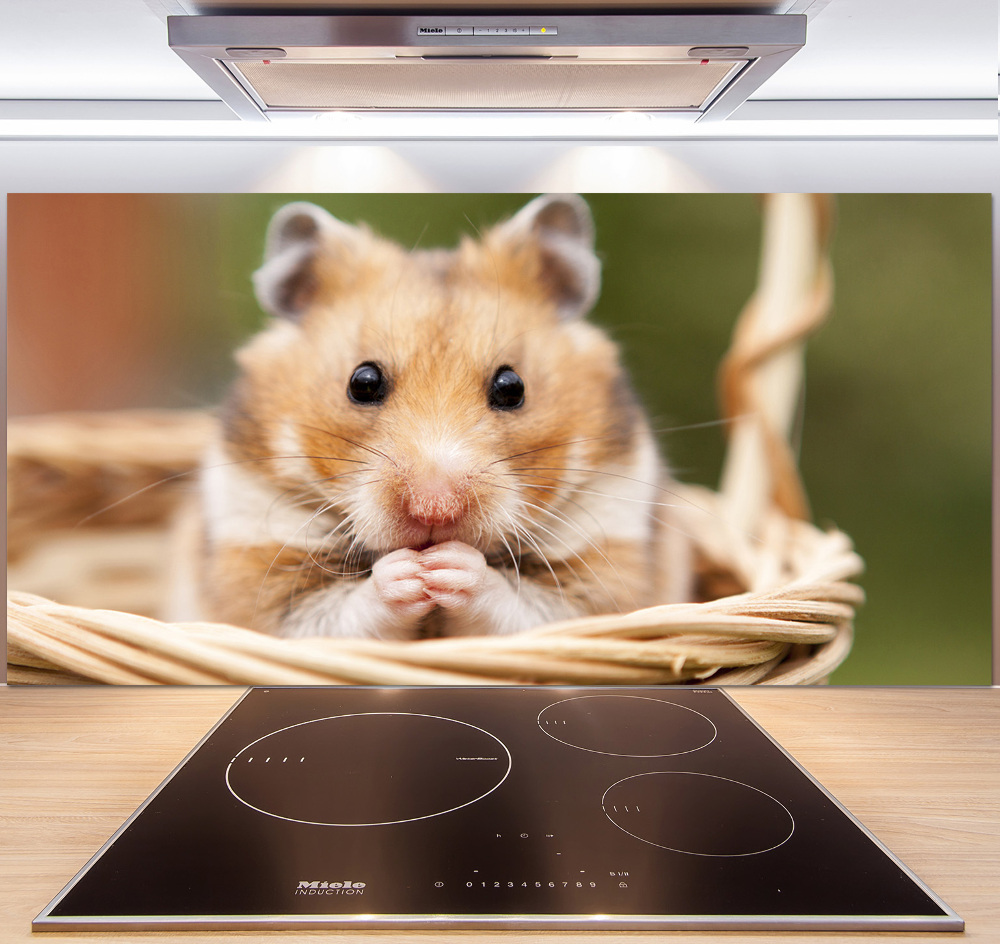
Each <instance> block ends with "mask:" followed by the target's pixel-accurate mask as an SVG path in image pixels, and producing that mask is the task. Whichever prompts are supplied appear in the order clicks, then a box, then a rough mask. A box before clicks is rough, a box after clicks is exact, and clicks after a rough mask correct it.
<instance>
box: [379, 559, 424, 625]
mask: <svg viewBox="0 0 1000 944" xmlns="http://www.w3.org/2000/svg"><path fill="white" fill-rule="evenodd" d="M423 572H424V565H423V564H422V562H421V561H420V553H419V552H418V551H415V550H413V549H412V548H409V547H402V548H400V549H399V550H397V551H393V552H392V553H390V554H386V555H385V557H380V558H379V559H378V560H377V561H375V563H374V564H373V565H372V584H373V585H374V587H375V595H376V598H377V600H378V602H379V603H381V604H382V605H383V606H384V607H385V608H386V610H387V615H389V617H390V618H391V619H394V620H399V621H406V622H411V621H415V620H417V619H419V618H420V617H422V616H424V614H426V613H427V612H429V611H430V610H432V609H433V608H434V606H435V601H434V600H433V599H432V598H431V597H430V596H429V594H428V593H427V591H426V589H425V587H424V581H423V579H422V575H423Z"/></svg>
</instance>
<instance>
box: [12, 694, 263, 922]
mask: <svg viewBox="0 0 1000 944" xmlns="http://www.w3.org/2000/svg"><path fill="white" fill-rule="evenodd" d="M254 687H260V686H250V687H248V688H246V689H244V691H243V694H242V695H240V697H239V698H237V699H236V701H234V702H233V703H232V704H231V705H230V706H229V708H228V709H227V710H226V712H225V713H224V714H223V715H222V717H221V718H219V720H218V721H216V722H215V724H213V725H212V727H211V728H210V729H209V730H208V731H206V732H205V734H204V736H203V737H201V738H199V740H198V743H197V744H195V746H194V747H192V748H191V750H189V751H188V752H187V753H186V754H185V755H184V757H183V758H181V760H180V762H179V763H178V764H177V765H176V766H175V767H174V769H173V770H171V771H170V773H169V774H167V776H166V777H164V778H163V780H162V782H161V783H160V785H159V786H158V787H157V788H156V789H155V790H153V792H152V793H150V794H149V796H148V797H146V799H145V800H143V801H142V803H140V804H139V806H138V807H137V808H136V810H135V812H133V813H132V815H131V816H129V817H128V819H126V820H125V822H124V823H122V824H121V826H119V827H118V828H117V829H116V830H115V831H114V833H113V834H112V835H111V836H110V837H109V838H108V839H107V841H106V842H105V843H104V844H103V845H102V846H101V848H100V849H98V850H97V852H95V853H94V854H93V855H92V856H91V857H90V858H89V859H88V860H87V861H86V862H85V863H84V865H83V867H82V868H81V869H80V870H79V871H78V872H77V873H76V875H74V876H73V878H71V879H70V880H69V882H68V883H67V884H66V887H65V888H63V890H62V891H61V892H59V894H58V895H56V897H55V898H53V899H52V901H50V902H49V903H48V904H47V905H46V906H45V907H44V908H43V909H42V910H41V911H40V912H39V913H38V914H37V915H36V916H35V919H34V920H33V921H32V922H31V929H32V930H33V931H35V930H59V929H60V928H62V930H73V929H72V928H70V927H68V926H67V925H66V924H65V923H63V919H60V918H56V917H53V916H52V914H51V912H52V911H53V909H54V908H55V907H56V906H57V905H58V904H59V902H61V901H62V900H63V898H65V897H66V896H67V895H68V894H69V893H70V892H71V891H72V890H73V888H74V886H75V885H76V883H77V882H79V881H80V879H82V878H83V876H84V875H85V874H86V873H87V871H88V870H89V869H90V867H91V866H92V865H93V864H94V863H95V862H96V861H97V860H98V859H99V858H100V857H101V856H102V855H104V853H105V852H106V851H107V850H108V849H109V848H110V847H111V845H112V844H113V843H114V842H115V840H117V839H118V837H119V836H120V835H121V834H122V833H123V832H125V830H126V829H128V828H129V826H131V825H132V821H133V820H135V819H136V818H137V817H138V816H139V814H140V813H142V811H143V810H144V809H146V807H147V806H149V804H150V803H152V802H153V800H155V799H156V797H158V796H159V795H160V793H161V791H163V790H164V789H166V786H167V784H168V783H170V781H171V780H173V779H174V777H176V776H177V774H178V772H179V771H180V769H181V768H182V767H183V766H184V765H185V764H186V763H187V762H188V761H189V760H190V759H191V758H192V757H194V755H195V754H196V753H197V751H198V750H199V748H201V746H202V745H203V744H204V743H205V742H206V741H207V740H208V739H209V738H210V737H211V736H212V735H213V734H215V732H216V730H217V729H218V728H219V727H221V725H222V724H223V722H224V721H225V720H226V719H227V718H228V717H229V716H230V715H231V714H232V713H233V712H234V711H235V710H236V708H237V707H238V706H239V705H240V704H241V703H242V701H243V700H244V699H245V698H246V697H247V696H248V695H249V694H250V692H252V691H253V689H254ZM43 920H44V921H46V922H52V923H53V926H52V927H51V928H49V927H44V926H40V927H39V924H40V922H42V921H43ZM70 920H72V921H77V920H78V919H76V918H73V919H70ZM112 927H121V925H119V924H117V923H116V924H115V925H113V926H111V925H109V929H111V928H112ZM81 929H82V930H98V928H96V927H95V926H94V925H93V924H92V923H89V922H82V925H81ZM121 929H122V930H125V928H121Z"/></svg>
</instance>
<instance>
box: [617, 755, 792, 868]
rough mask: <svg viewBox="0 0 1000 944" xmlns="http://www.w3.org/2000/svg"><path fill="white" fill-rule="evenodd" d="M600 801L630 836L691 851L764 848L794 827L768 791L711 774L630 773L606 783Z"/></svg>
mask: <svg viewBox="0 0 1000 944" xmlns="http://www.w3.org/2000/svg"><path fill="white" fill-rule="evenodd" d="M601 805H602V806H603V807H604V813H605V815H606V816H607V817H608V819H610V820H611V822H612V823H614V824H615V826H617V827H618V828H619V829H621V830H622V831H623V832H626V833H628V834H629V835H630V836H633V837H635V838H636V839H641V840H642V841H643V842H647V843H649V844H650V845H653V846H659V847H660V848H661V849H669V850H670V851H672V852H686V853H689V854H691V855H700V856H748V855H756V854H757V853H760V852H770V851H771V850H772V849H777V848H778V846H780V845H782V844H783V843H785V842H787V841H788V840H789V839H790V838H791V835H792V833H793V832H794V830H795V821H794V820H793V819H792V814H791V813H789V811H788V808H787V807H786V806H785V805H784V804H783V803H781V802H780V801H778V800H776V799H775V798H774V797H772V796H771V795H770V794H768V793H764V791H763V790H758V789H757V788H756V787H751V786H748V785H747V784H745V783H740V782H739V781H738V780H730V779H728V778H727V777H717V776H715V775H714V774H701V773H688V772H684V771H654V772H652V773H644V774H635V775H634V776H631V777H625V778H623V779H622V780H619V781H618V782H617V783H613V784H612V785H611V786H610V787H608V789H607V790H606V791H605V792H604V796H603V797H602V798H601Z"/></svg>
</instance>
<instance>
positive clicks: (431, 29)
mask: <svg viewBox="0 0 1000 944" xmlns="http://www.w3.org/2000/svg"><path fill="white" fill-rule="evenodd" d="M443 32H444V28H443V27H441V26H420V27H418V28H417V33H418V35H421V36H426V35H427V34H428V33H443Z"/></svg>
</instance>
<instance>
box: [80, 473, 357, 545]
mask: <svg viewBox="0 0 1000 944" xmlns="http://www.w3.org/2000/svg"><path fill="white" fill-rule="evenodd" d="M328 458H334V459H335V461H337V462H360V461H361V460H360V459H336V458H335V457H330V456H254V457H253V458H251V459H233V460H232V461H231V462H216V463H213V464H211V465H204V466H198V467H197V468H194V469H185V470H184V471H183V472H174V473H173V474H172V475H165V476H164V477H163V478H162V479H157V480H156V481H155V482H150V483H149V484H148V485H143V486H142V488H137V489H136V490H135V491H133V492H129V493H128V494H127V495H123V496H122V497H121V498H117V499H115V501H113V502H110V503H109V504H107V505H104V506H103V507H102V508H98V509H97V511H92V512H91V513H90V514H89V515H86V516H85V517H83V518H81V519H80V520H79V521H77V522H76V524H74V525H73V527H74V528H78V527H80V526H81V525H85V524H87V523H88V522H90V521H93V520H94V518H97V517H99V516H100V515H103V514H105V513H106V512H109V511H112V510H113V509H115V508H117V507H118V506H119V505H124V504H125V502H127V501H131V500H132V499H133V498H138V497H139V496H140V495H143V494H145V493H146V492H148V491H150V490H151V489H154V488H159V487H160V486H161V485H169V484H170V483H171V482H176V481H177V480H178V479H182V478H184V477H185V476H188V475H201V473H202V472H205V471H206V470H208V469H224V468H227V467H228V466H233V465H247V464H248V463H251V462H267V461H270V460H274V459H328Z"/></svg>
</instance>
